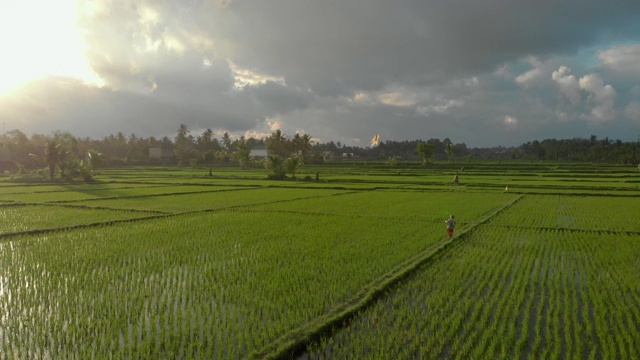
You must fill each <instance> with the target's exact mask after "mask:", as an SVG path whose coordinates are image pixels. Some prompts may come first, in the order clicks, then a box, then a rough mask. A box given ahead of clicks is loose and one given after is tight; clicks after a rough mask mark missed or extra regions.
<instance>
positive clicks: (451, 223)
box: [444, 214, 456, 239]
mask: <svg viewBox="0 0 640 360" xmlns="http://www.w3.org/2000/svg"><path fill="white" fill-rule="evenodd" d="M455 218H456V217H455V215H453V214H451V216H449V219H447V220H445V221H444V222H445V223H446V224H447V236H448V237H449V239H451V237H452V236H453V228H455V226H456V220H455Z"/></svg>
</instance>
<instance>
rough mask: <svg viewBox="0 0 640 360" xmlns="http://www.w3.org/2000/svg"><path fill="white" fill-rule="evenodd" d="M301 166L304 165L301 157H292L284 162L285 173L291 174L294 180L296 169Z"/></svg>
mask: <svg viewBox="0 0 640 360" xmlns="http://www.w3.org/2000/svg"><path fill="white" fill-rule="evenodd" d="M302 164H304V160H303V159H302V156H292V157H290V158H288V159H287V160H285V162H284V167H285V169H286V170H287V172H288V173H290V174H291V177H292V178H295V177H296V171H297V170H298V168H300V166H302Z"/></svg>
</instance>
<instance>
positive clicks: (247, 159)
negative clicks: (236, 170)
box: [233, 136, 251, 170]
mask: <svg viewBox="0 0 640 360" xmlns="http://www.w3.org/2000/svg"><path fill="white" fill-rule="evenodd" d="M234 147H235V149H236V151H235V152H234V153H233V157H234V158H235V159H236V160H238V163H239V164H240V168H241V169H243V170H245V169H249V168H250V167H251V148H250V147H249V145H247V141H246V140H245V138H244V136H241V137H240V139H238V141H236V142H235V143H234Z"/></svg>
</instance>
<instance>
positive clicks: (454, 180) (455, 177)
mask: <svg viewBox="0 0 640 360" xmlns="http://www.w3.org/2000/svg"><path fill="white" fill-rule="evenodd" d="M453 183H454V184H456V185H458V173H456V176H454V177H453Z"/></svg>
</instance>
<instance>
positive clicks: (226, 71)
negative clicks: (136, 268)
mask: <svg viewBox="0 0 640 360" xmlns="http://www.w3.org/2000/svg"><path fill="white" fill-rule="evenodd" d="M85 3H87V1H81V2H80V5H81V6H80V7H81V8H84V7H83V6H82V5H83V4H85ZM92 4H93V5H97V7H96V8H95V9H94V10H93V11H91V12H87V13H85V14H84V16H83V17H81V19H80V25H81V26H82V27H83V29H84V31H85V41H86V45H87V57H88V60H89V63H90V64H91V66H92V68H93V69H94V70H95V71H96V73H97V74H98V75H99V76H100V77H101V78H102V79H103V80H104V83H105V85H104V87H102V88H98V87H95V86H89V85H86V84H83V83H81V82H79V81H72V80H69V79H60V78H50V79H46V80H43V81H41V82H39V83H34V84H31V85H29V86H28V87H25V88H24V89H23V91H22V92H20V93H16V94H14V95H12V96H11V97H6V96H5V97H3V98H0V115H2V116H4V118H7V119H11V120H10V121H9V122H10V123H16V124H17V125H16V126H15V127H18V128H21V129H22V130H23V131H25V132H38V133H47V132H51V131H55V130H68V131H71V132H72V133H74V134H77V135H79V136H91V137H94V138H100V137H103V136H106V135H108V134H111V133H116V132H124V133H136V134H137V135H139V136H163V135H173V134H174V133H175V130H176V129H177V127H178V125H179V124H181V123H184V124H186V125H187V126H188V127H189V129H191V130H193V131H198V130H199V129H205V128H211V129H219V130H223V131H230V132H233V133H236V134H243V133H244V132H251V131H253V132H265V131H266V132H268V131H270V130H271V128H270V126H272V125H277V126H280V128H281V129H283V131H284V132H285V133H287V134H289V135H293V133H295V132H297V131H305V132H308V133H310V134H311V135H312V136H315V137H318V138H321V139H322V140H323V141H332V140H333V141H340V142H343V143H352V144H357V145H360V146H366V145H367V144H368V143H369V140H370V138H371V137H372V136H373V134H375V133H380V134H381V136H382V139H383V141H384V140H405V139H412V140H413V139H417V138H421V139H429V138H432V137H438V138H445V137H448V138H450V139H452V140H453V141H454V142H466V143H468V144H469V145H472V146H491V145H498V144H502V145H517V144H519V143H522V142H526V141H530V140H533V139H534V138H538V139H542V138H548V137H574V136H588V134H590V133H595V132H598V134H597V135H598V136H599V137H604V136H609V137H612V138H614V137H621V138H624V137H625V136H629V134H635V133H640V121H633V119H632V118H633V116H635V115H636V114H637V113H639V112H638V109H639V108H640V105H638V101H639V99H638V98H637V96H635V95H632V89H633V87H634V86H637V84H638V83H640V78H639V77H638V76H640V75H639V74H638V72H637V67H635V68H634V67H633V64H634V63H635V62H637V61H640V59H639V58H638V50H637V49H638V46H640V37H639V36H638V34H640V22H638V21H637V17H638V15H639V14H640V2H637V1H629V2H616V3H612V2H604V1H595V0H593V1H583V2H580V4H579V5H577V4H576V2H575V1H570V0H559V1H551V0H543V1H536V2H513V1H510V0H487V1H471V0H468V1H463V0H433V1H418V0H399V1H386V0H366V1H365V0H326V1H298V0H270V1H261V0H233V1H228V0H227V1H220V0H207V1H195V0H190V1H169V0H164V1H150V0H149V1H143V0H140V1H133V0H127V1H117V0H112V1H106V0H105V1H93V2H92ZM563 67H564V68H565V70H561V69H563ZM554 73H556V75H555V77H554ZM571 76H572V77H571ZM581 79H584V80H583V81H582V85H580V81H581ZM598 117H600V120H601V121H596V120H598ZM630 119H631V120H630ZM625 128H626V130H625ZM585 134H586V135H585ZM635 137H636V135H633V136H631V138H632V139H635Z"/></svg>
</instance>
